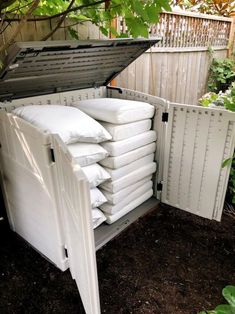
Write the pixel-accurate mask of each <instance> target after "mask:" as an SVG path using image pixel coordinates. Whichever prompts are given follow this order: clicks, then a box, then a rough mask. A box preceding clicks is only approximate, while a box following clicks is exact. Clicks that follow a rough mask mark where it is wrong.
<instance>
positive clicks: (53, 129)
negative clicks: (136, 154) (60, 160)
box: [13, 105, 111, 144]
mask: <svg viewBox="0 0 235 314" xmlns="http://www.w3.org/2000/svg"><path fill="white" fill-rule="evenodd" d="M13 113H15V114H16V115H17V116H19V117H21V118H23V119H25V120H26V121H28V122H29V123H31V124H33V125H34V126H36V127H38V128H40V129H42V130H43V131H47V132H49V133H52V134H59V136H60V137H61V139H62V140H63V141H64V142H65V143H66V144H70V143H75V142H88V143H100V142H103V141H107V140H110V139H111V135H110V134H109V133H108V132H107V131H106V130H105V129H104V127H103V126H102V125H101V124H99V123H98V122H97V121H95V120H94V119H92V118H91V117H89V116H88V115H87V114H85V113H84V112H82V111H80V110H78V109H77V108H74V107H70V106H60V105H31V106H23V107H19V108H16V109H15V110H13Z"/></svg>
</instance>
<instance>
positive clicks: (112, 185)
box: [100, 162, 156, 193]
mask: <svg viewBox="0 0 235 314" xmlns="http://www.w3.org/2000/svg"><path fill="white" fill-rule="evenodd" d="M155 171H156V163H155V162H151V163H149V164H148V165H146V166H143V167H141V168H140V169H138V170H135V171H133V172H131V173H130V174H128V175H126V176H124V177H122V178H120V179H118V180H115V181H110V180H109V181H107V182H104V183H103V184H101V185H100V188H101V189H103V190H105V191H108V192H111V193H117V192H119V191H120V190H122V189H125V188H126V187H128V186H130V185H131V184H134V183H136V182H138V181H140V180H142V179H143V178H145V177H147V176H149V175H151V174H152V173H154V172H155Z"/></svg>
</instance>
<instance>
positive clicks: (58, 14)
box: [5, 0, 106, 22]
mask: <svg viewBox="0 0 235 314" xmlns="http://www.w3.org/2000/svg"><path fill="white" fill-rule="evenodd" d="M105 1H106V0H100V1H96V2H93V3H89V4H83V5H80V6H77V7H74V8H71V9H67V10H65V11H63V12H60V13H57V14H54V15H51V16H44V17H37V18H30V19H28V21H29V22H34V21H46V20H50V19H53V18H56V17H60V16H62V15H64V14H66V15H67V14H68V13H71V12H74V11H78V10H82V9H85V8H89V7H92V6H96V5H98V4H102V3H105ZM5 21H6V22H8V21H10V22H17V21H20V19H18V18H12V19H11V18H7V19H5Z"/></svg>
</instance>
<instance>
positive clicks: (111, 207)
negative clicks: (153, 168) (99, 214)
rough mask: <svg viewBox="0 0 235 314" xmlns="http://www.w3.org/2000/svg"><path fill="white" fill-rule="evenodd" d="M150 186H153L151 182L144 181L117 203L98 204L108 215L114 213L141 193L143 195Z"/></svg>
mask: <svg viewBox="0 0 235 314" xmlns="http://www.w3.org/2000/svg"><path fill="white" fill-rule="evenodd" d="M152 186H153V182H152V181H148V182H146V183H144V184H143V185H142V186H140V187H138V188H137V189H136V190H135V191H133V192H132V193H130V194H128V195H126V197H124V198H123V199H122V201H121V202H119V203H118V204H116V205H113V204H110V203H105V204H103V205H101V206H100V209H101V210H102V211H103V212H105V213H107V214H109V215H113V214H116V213H117V212H119V211H120V210H122V209H123V208H124V207H125V206H127V205H128V204H129V203H131V202H133V201H134V200H135V199H137V198H139V197H140V196H141V195H143V194H144V193H146V192H148V191H149V190H150V189H152Z"/></svg>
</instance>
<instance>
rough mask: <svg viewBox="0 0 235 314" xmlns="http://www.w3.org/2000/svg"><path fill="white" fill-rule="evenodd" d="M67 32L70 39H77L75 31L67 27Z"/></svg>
mask: <svg viewBox="0 0 235 314" xmlns="http://www.w3.org/2000/svg"><path fill="white" fill-rule="evenodd" d="M68 32H69V35H70V37H71V38H72V39H79V37H78V33H77V31H75V29H73V28H72V27H68Z"/></svg>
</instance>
